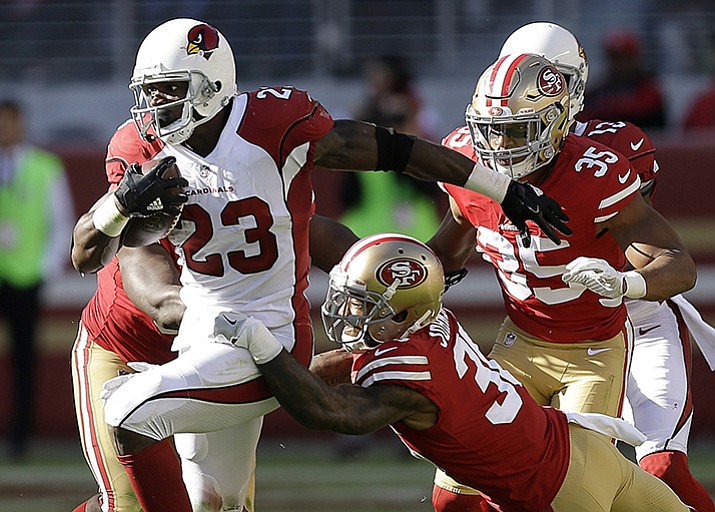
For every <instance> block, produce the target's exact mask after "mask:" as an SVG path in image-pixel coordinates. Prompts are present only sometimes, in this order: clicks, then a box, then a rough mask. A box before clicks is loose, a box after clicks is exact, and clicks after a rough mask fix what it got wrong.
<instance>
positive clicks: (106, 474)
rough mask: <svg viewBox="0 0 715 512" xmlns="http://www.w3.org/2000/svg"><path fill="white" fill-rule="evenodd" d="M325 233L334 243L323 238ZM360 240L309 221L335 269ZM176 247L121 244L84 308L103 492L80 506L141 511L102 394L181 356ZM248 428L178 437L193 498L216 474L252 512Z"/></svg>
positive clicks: (90, 451) (93, 443)
mask: <svg viewBox="0 0 715 512" xmlns="http://www.w3.org/2000/svg"><path fill="white" fill-rule="evenodd" d="M112 148H113V144H112V143H110V151H109V152H110V154H112V153H113V152H114V151H113V149H112ZM112 162H113V159H110V160H109V161H108V164H107V165H108V168H110V169H111V168H112V167H113V163H112ZM110 176H111V172H110ZM110 179H111V178H110ZM325 239H330V240H332V241H333V242H334V243H333V244H325V243H322V241H323V240H325ZM356 239H357V237H356V236H355V235H354V234H353V233H352V232H351V231H350V230H348V229H347V228H345V227H344V226H343V225H341V224H338V223H337V222H335V221H333V220H331V219H328V218H325V217H322V216H318V215H316V216H314V217H313V219H311V225H310V252H311V259H312V263H313V265H315V266H316V267H318V268H320V269H323V270H325V271H326V272H329V271H330V269H331V268H332V267H333V265H334V264H335V263H337V261H339V259H340V257H341V256H342V254H343V252H344V250H341V249H340V248H343V247H349V246H350V245H351V244H352V243H353V242H354V241H355V240H356ZM171 254H173V247H172V246H171V244H169V243H168V241H166V240H163V241H162V242H161V245H159V244H157V245H152V246H149V247H146V248H142V249H133V248H122V249H121V250H120V251H119V252H118V253H117V258H115V259H113V260H112V261H110V263H109V264H108V265H107V266H106V267H105V268H103V269H102V270H100V271H99V273H98V275H97V278H98V282H97V291H96V293H95V295H94V296H93V297H92V299H91V300H90V302H89V303H88V305H87V306H86V307H85V309H84V310H83V311H82V320H81V323H80V328H79V332H78V336H77V340H76V341H75V344H74V346H73V349H72V376H73V387H74V394H75V411H76V414H77V425H78V428H79V432H80V440H81V445H82V449H83V453H84V455H85V458H86V460H87V463H88V465H89V467H90V469H91V471H92V474H93V475H94V477H95V480H96V482H97V485H98V487H99V494H98V495H95V496H93V497H92V498H90V499H89V500H87V501H86V502H84V503H82V504H81V505H80V506H78V507H77V508H76V509H75V512H127V511H138V510H140V506H139V504H138V502H137V499H136V496H135V494H134V491H133V489H132V486H131V483H130V482H129V477H128V475H127V474H126V472H125V471H124V468H123V467H122V466H121V464H119V462H118V461H117V458H116V451H115V448H114V444H113V441H112V439H111V437H110V435H109V431H108V430H107V427H106V423H105V422H104V406H103V401H102V400H101V399H100V398H99V395H100V393H101V389H102V385H103V384H104V382H106V381H107V380H109V379H111V378H113V377H115V376H117V375H119V374H122V373H131V372H132V371H133V370H132V368H130V367H129V366H128V363H132V362H133V361H145V362H148V363H150V364H162V363H165V362H168V361H170V360H172V359H174V358H175V357H176V355H177V354H176V352H172V351H171V342H172V339H173V335H174V334H175V333H176V330H177V329H178V326H179V324H180V322H181V317H182V316H183V312H184V305H183V303H182V302H181V299H180V297H179V292H180V282H179V278H178V267H175V266H174V265H172V264H171V263H172V259H171ZM243 428H244V427H243V426H242V425H239V426H238V427H237V428H235V429H229V430H227V431H223V432H220V433H208V434H177V435H176V436H175V445H176V447H177V448H178V450H179V454H180V455H181V456H182V457H181V464H182V475H183V479H184V483H185V485H186V487H187V491H188V493H189V496H191V498H192V502H195V503H198V502H199V501H200V500H206V498H210V496H207V494H206V491H207V490H208V491H209V492H211V491H212V490H213V489H214V487H213V486H212V485H207V484H211V483H212V482H214V481H215V483H216V484H217V486H218V488H219V489H220V491H221V493H220V494H221V502H222V503H223V505H224V506H225V507H229V506H231V504H232V503H241V502H242V503H243V506H244V510H245V511H246V512H250V511H252V510H254V508H253V495H254V489H253V484H254V482H253V479H252V478H247V477H246V476H245V474H242V473H241V471H242V470H243V471H244V472H245V471H251V472H252V469H253V468H252V465H254V464H255V461H253V462H252V459H251V458H250V457H249V459H248V461H246V459H245V454H243V453H242V452H238V453H234V452H235V451H236V442H235V441H236V439H238V438H240V436H241V433H242V429H243ZM195 446H202V447H204V448H205V450H201V451H199V452H198V453H197V452H196V450H193V449H191V448H192V447H195ZM209 501H213V502H217V501H218V500H211V499H209Z"/></svg>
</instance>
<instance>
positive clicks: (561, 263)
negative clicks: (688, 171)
mask: <svg viewBox="0 0 715 512" xmlns="http://www.w3.org/2000/svg"><path fill="white" fill-rule="evenodd" d="M443 144H444V145H446V146H448V147H451V148H453V149H456V150H457V151H460V152H461V153H463V154H465V155H466V156H468V157H470V158H472V159H474V160H476V155H475V152H474V149H473V147H472V144H471V139H470V135H469V130H468V129H467V128H466V127H463V128H460V129H457V130H455V131H454V132H452V133H451V134H450V135H448V136H447V137H446V138H445V139H444V140H443ZM639 185H640V180H639V179H638V176H637V174H636V173H635V172H632V171H631V169H630V167H629V165H628V161H627V160H626V159H625V158H624V157H623V156H622V155H620V154H619V153H616V152H614V151H612V150H610V149H609V148H608V147H606V146H604V145H602V144H600V143H598V142H595V141H592V140H590V139H587V138H585V137H579V136H576V135H573V134H571V135H568V136H567V137H566V140H565V142H564V146H563V148H562V149H561V151H560V153H559V154H558V156H557V158H556V160H555V162H554V164H553V168H552V170H551V173H550V174H549V175H548V176H547V177H546V179H545V180H544V181H543V183H540V184H539V187H540V188H541V189H542V190H543V191H544V193H546V194H548V195H549V196H551V197H552V198H554V199H555V200H556V201H558V202H559V203H560V204H561V206H562V207H563V209H564V211H565V212H566V213H567V214H568V216H569V218H570V220H569V226H570V227H571V228H572V229H573V232H574V234H573V235H572V236H570V237H566V238H564V239H563V240H562V242H561V245H556V244H554V243H553V242H552V241H551V240H549V239H548V237H546V236H545V235H544V234H543V232H542V231H541V229H540V228H539V227H538V226H537V225H536V224H534V223H532V222H529V224H528V225H529V229H530V232H531V236H532V243H531V246H530V247H524V245H523V243H522V242H521V239H520V237H519V236H518V235H519V232H518V229H517V228H516V226H514V225H513V224H512V223H511V221H510V220H509V219H508V218H507V217H506V216H505V215H504V213H503V212H502V209H501V207H500V206H499V204H498V203H497V202H496V201H494V200H492V199H490V198H488V197H486V196H483V195H481V194H477V193H475V192H471V191H469V190H466V189H463V188H460V187H456V186H453V185H448V184H445V185H444V186H445V189H446V190H447V192H448V193H449V194H450V196H451V197H452V198H453V199H454V201H455V202H456V203H457V205H458V206H459V209H460V210H461V212H462V214H463V215H464V216H465V218H466V219H468V220H469V222H471V223H472V225H474V226H475V227H477V250H478V251H479V252H481V253H482V255H483V257H484V259H485V260H487V261H489V262H491V263H492V264H493V265H494V268H495V271H496V273H497V276H498V278H499V279H498V280H499V284H500V285H501V288H502V294H503V297H504V304H505V306H506V309H507V314H508V315H509V317H510V318H511V320H512V321H513V322H514V323H515V324H516V325H517V326H518V327H519V328H521V329H523V330H524V331H526V332H528V333H530V334H532V335H533V336H536V337H538V338H541V339H543V340H546V341H550V342H558V343H574V342H581V341H585V340H598V341H601V340H606V339H609V338H612V337H614V336H616V335H617V334H618V333H619V332H620V331H621V330H622V329H623V328H624V324H625V320H626V310H625V306H623V304H622V302H621V301H614V300H610V301H609V300H604V299H603V298H602V297H601V296H599V295H598V294H596V293H594V292H592V291H590V290H587V289H586V288H585V287H584V286H582V285H577V284H573V283H570V284H567V283H564V282H563V281H562V280H561V275H562V274H563V273H564V271H565V266H566V265H567V264H568V263H569V262H571V261H572V260H574V259H575V258H577V257H579V256H588V257H592V258H602V259H604V260H606V261H607V262H608V263H609V264H610V265H611V266H612V267H613V268H615V269H617V270H620V271H623V270H624V269H625V267H626V257H625V254H624V253H623V251H622V250H621V248H620V247H619V246H618V244H617V243H616V241H615V239H614V238H613V237H612V236H611V235H610V234H609V233H608V232H606V233H601V234H599V236H597V232H596V229H597V228H596V224H597V223H599V222H603V221H605V220H607V219H609V218H611V217H613V216H615V215H616V214H617V213H618V212H619V211H620V210H621V209H622V208H623V207H625V206H626V205H627V204H628V203H630V201H631V200H632V199H633V197H635V195H636V194H638V190H639Z"/></svg>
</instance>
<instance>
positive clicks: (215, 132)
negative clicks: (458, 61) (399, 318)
mask: <svg viewBox="0 0 715 512" xmlns="http://www.w3.org/2000/svg"><path fill="white" fill-rule="evenodd" d="M130 87H131V88H132V90H133V91H134V93H135V97H136V104H135V106H134V107H133V108H132V113H133V118H134V124H126V125H125V126H123V127H121V128H120V129H119V131H118V132H117V134H115V139H116V141H117V148H118V150H119V151H118V153H117V154H115V155H112V158H114V159H115V160H116V161H117V162H120V163H121V164H122V166H121V167H118V169H119V170H124V169H126V166H127V165H128V164H129V163H130V162H133V161H138V162H141V161H146V160H149V159H152V158H165V157H173V158H174V159H175V160H176V163H177V166H178V168H179V169H180V171H181V174H182V178H183V179H185V180H186V181H187V186H186V187H184V192H185V195H186V204H185V205H184V206H183V210H182V214H181V219H180V221H179V224H178V225H177V226H176V228H175V229H174V230H173V231H172V233H171V236H170V241H171V242H172V244H173V245H174V246H175V247H176V253H177V255H178V258H179V264H180V265H181V275H180V282H181V285H182V287H181V292H180V299H181V302H182V303H183V304H184V305H185V306H186V310H185V312H184V314H183V317H182V320H181V325H180V328H179V332H178V335H177V336H176V337H175V338H174V340H173V342H172V349H173V350H175V351H177V352H178V353H179V355H178V357H177V358H176V359H174V360H172V361H170V362H168V363H165V364H162V365H158V366H152V365H147V364H139V365H134V368H135V369H142V370H145V371H143V372H141V373H132V374H130V375H126V376H122V378H120V379H119V380H112V381H111V382H110V383H109V384H108V386H107V388H106V389H105V392H104V399H105V400H106V403H105V409H104V412H105V419H106V421H107V422H108V423H109V424H110V425H111V427H112V428H111V432H112V435H113V440H114V442H115V443H116V446H117V448H118V451H119V454H120V455H119V460H120V462H121V464H122V465H123V466H124V468H125V470H126V471H127V472H128V474H129V476H130V480H131V483H132V486H133V488H134V490H135V492H136V494H137V497H138V500H139V502H140V504H141V506H142V508H143V509H144V511H145V512H152V511H155V510H171V511H172V512H177V511H178V512H181V511H188V510H190V509H191V506H190V499H189V496H188V495H187V493H186V491H185V488H184V485H183V484H182V482H181V472H180V466H179V461H178V459H177V458H176V456H175V454H174V453H173V451H172V449H171V447H170V445H169V443H168V438H169V437H170V436H172V435H174V434H177V433H210V432H216V433H218V432H227V431H229V430H230V429H233V428H237V426H242V428H244V430H251V431H250V432H246V433H244V435H243V436H242V439H241V440H240V441H239V442H235V443H234V445H236V446H237V448H236V449H237V450H243V451H244V453H245V456H244V458H245V461H246V466H247V468H248V469H250V466H251V464H250V462H251V461H252V457H253V456H254V451H255V445H256V443H257V441H258V435H259V431H260V422H261V419H262V416H263V415H264V414H265V413H267V412H269V411H271V410H273V409H275V408H276V407H277V402H276V401H275V399H274V398H273V397H272V396H271V395H270V391H269V390H268V389H267V387H266V386H265V384H264V383H263V382H262V380H261V379H260V374H259V372H258V371H257V369H256V368H255V365H253V363H252V362H251V361H250V357H248V355H247V354H246V353H245V351H237V350H235V349H230V348H229V347H227V346H225V345H221V344H216V343H211V342H210V340H211V336H212V335H213V333H214V331H215V324H219V325H220V324H221V322H224V321H225V316H224V314H225V313H226V312H233V313H237V312H240V314H241V315H243V316H242V320H241V322H240V325H242V326H243V327H244V328H245V330H246V331H247V332H249V331H250V332H252V331H253V330H256V329H258V330H259V331H260V330H264V329H267V328H268V329H270V332H271V333H272V334H273V335H275V336H276V337H277V338H278V339H280V340H281V342H282V343H284V344H285V346H286V347H287V348H289V349H290V350H291V351H292V352H293V354H294V355H295V356H296V357H298V358H299V359H300V360H301V361H302V363H303V364H305V365H307V364H308V362H309V360H310V358H311V354H312V331H311V326H310V318H309V314H308V313H309V307H308V302H307V300H306V298H305V295H304V291H305V288H306V287H307V271H308V267H309V263H310V258H309V255H308V223H309V220H310V218H311V216H312V214H313V212H314V209H315V204H314V198H313V191H312V186H311V182H310V171H311V169H312V167H313V166H314V164H317V165H321V166H323V167H328V168H345V169H364V170H372V169H386V170H387V169H389V170H395V171H397V172H405V173H406V174H408V175H410V176H413V177H415V178H420V179H433V180H434V179H439V180H443V181H447V182H454V183H457V184H460V185H464V186H466V187H468V188H470V189H474V190H477V191H480V192H482V193H486V194H488V195H490V196H492V197H495V198H496V199H498V200H499V201H501V205H502V207H503V208H504V211H506V212H507V213H508V214H509V216H510V218H512V220H513V221H514V222H515V223H516V224H517V225H518V226H519V227H520V228H521V229H522V231H524V232H525V231H526V229H527V227H526V222H525V221H526V220H533V221H534V222H536V223H537V224H538V225H540V226H541V228H542V229H544V231H546V232H547V233H549V234H550V235H551V236H552V239H553V240H554V241H555V243H556V242H557V241H558V236H557V235H556V233H555V231H554V228H556V229H558V230H559V231H561V232H562V233H565V234H569V233H570V229H569V228H568V227H566V226H565V225H564V221H565V220H566V217H565V216H564V215H563V213H562V212H561V210H560V208H559V207H558V205H557V204H556V203H555V202H553V201H552V200H551V199H550V198H548V197H547V196H545V195H542V194H541V192H540V191H539V190H538V189H536V188H535V187H532V186H530V185H525V184H522V183H518V182H516V181H512V180H510V179H509V178H508V177H505V176H498V175H496V174H495V173H492V172H491V171H489V170H488V169H486V168H484V167H483V166H480V165H475V164H474V163H473V162H471V161H470V160H469V159H467V158H465V157H463V156H462V155H459V154H458V153H456V152H453V151H451V150H447V149H446V148H443V147H441V146H438V145H434V144H431V143H429V142H427V141H424V140H421V139H418V138H415V137H411V136H407V135H403V134H399V133H395V132H393V131H391V130H387V129H385V128H381V127H376V126H374V125H370V124H366V123H360V122H355V121H333V120H332V118H331V117H330V115H329V114H328V113H327V111H325V109H324V108H323V107H322V106H321V105H320V104H319V103H318V102H316V101H315V100H313V99H312V98H311V97H310V96H309V95H308V93H306V92H305V91H301V90H298V89H294V88H292V87H265V88H261V89H259V90H257V91H253V92H249V93H243V94H238V93H237V87H236V85H235V65H234V61H233V54H232V51H231V48H230V46H229V44H228V42H227V41H226V40H225V38H224V37H223V36H222V35H221V34H220V33H219V32H218V31H217V30H216V29H215V28H213V27H211V26H210V25H207V24H205V23H203V22H200V21H196V20H190V19H176V20H171V21H169V22H166V23H164V24H162V25H160V26H159V27H157V28H156V29H154V30H153V31H152V32H151V33H150V34H149V35H148V36H147V37H146V38H145V39H144V41H143V42H142V44H141V46H140V48H139V52H138V54H137V59H136V65H135V69H134V74H133V77H132V82H131V84H130ZM110 172H111V171H110ZM111 178H112V177H111V176H110V179H111ZM115 179H116V180H117V181H118V182H119V183H120V186H119V187H118V189H117V190H116V191H115V192H114V193H109V194H108V195H107V196H106V197H105V198H103V199H102V200H100V201H99V203H98V204H97V207H96V208H94V209H93V210H92V211H90V212H88V213H87V214H86V215H84V216H83V217H82V218H81V219H80V221H79V222H78V224H77V225H76V228H75V233H74V235H75V236H74V247H73V252H72V255H73V262H74V264H75V267H76V268H77V269H78V270H80V271H84V272H88V271H89V272H91V271H96V270H97V269H99V268H101V267H102V266H104V265H106V264H107V262H108V261H110V259H111V257H112V256H113V255H114V254H115V253H116V251H117V250H118V248H119V246H120V243H121V236H120V235H121V231H122V229H123V227H124V226H125V225H126V224H127V222H128V219H129V216H130V215H140V216H141V215H146V213H147V211H149V210H150V208H149V206H152V207H154V206H156V204H159V206H160V207H166V206H167V205H166V204H165V202H168V203H169V204H171V203H173V202H174V201H175V200H177V198H176V197H172V196H169V197H167V200H168V201H164V198H163V197H162V193H163V191H165V190H166V189H167V188H170V187H169V186H168V184H167V183H164V182H162V181H161V176H158V177H157V176H155V177H154V178H153V179H154V181H150V182H147V181H146V180H147V179H148V178H146V177H145V178H138V177H137V179H134V180H129V181H121V180H119V177H118V176H117V177H115ZM165 181H168V180H165ZM122 184H123V185H122ZM157 198H159V199H160V202H159V203H155V200H156V199H157ZM178 202H182V203H183V201H178ZM93 398H94V397H93ZM206 449H207V448H206V446H205V443H201V444H200V445H198V444H197V445H192V446H189V447H187V451H188V452H189V453H190V454H196V456H197V457H199V456H202V454H204V453H205V452H206ZM249 472H250V471H248V470H247V471H246V472H245V473H246V474H248V473H249ZM209 483H210V482H209ZM208 491H209V492H208V494H209V499H207V500H204V501H207V502H208V503H202V504H201V505H205V504H206V505H209V506H211V507H212V508H215V507H216V506H219V505H220V502H219V503H216V500H215V497H216V495H217V494H219V492H218V491H219V489H218V485H215V486H214V488H213V489H211V488H210V489H208ZM219 497H220V494H219ZM202 500H203V497H202ZM240 505H241V504H240V503H238V504H236V506H239V507H240ZM225 506H226V504H225V503H224V507H225Z"/></svg>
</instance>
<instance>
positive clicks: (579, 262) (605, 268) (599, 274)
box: [561, 256, 646, 299]
mask: <svg viewBox="0 0 715 512" xmlns="http://www.w3.org/2000/svg"><path fill="white" fill-rule="evenodd" d="M561 279H562V280H563V282H564V283H576V284H580V285H582V286H585V287H586V288H588V289H589V290H591V291H592V292H594V293H597V294H599V295H600V296H602V297H606V298H609V299H620V298H621V297H629V298H631V299H640V298H641V297H644V296H645V294H646V282H645V278H644V277H643V276H642V275H641V274H640V273H638V272H636V271H635V270H631V271H628V272H619V271H618V270H616V269H615V268H613V267H612V266H611V265H610V264H609V263H608V262H607V261H605V260H602V259H600V258H587V257H585V256H580V257H578V258H576V259H575V260H573V261H572V262H571V263H569V264H568V265H566V272H565V273H564V274H563V275H562V276H561Z"/></svg>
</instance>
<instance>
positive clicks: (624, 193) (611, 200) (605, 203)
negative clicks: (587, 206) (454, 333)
mask: <svg viewBox="0 0 715 512" xmlns="http://www.w3.org/2000/svg"><path fill="white" fill-rule="evenodd" d="M640 188H641V179H640V177H636V181H634V182H633V183H631V184H630V186H628V187H626V188H624V189H623V190H621V191H619V192H616V193H615V194H613V195H612V196H609V197H606V198H605V199H603V200H602V201H601V204H599V205H598V209H599V210H602V209H603V208H607V207H609V206H611V205H613V204H616V203H617V202H618V201H620V200H621V199H623V198H624V197H628V196H629V195H631V194H632V193H633V192H635V191H636V190H640Z"/></svg>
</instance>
